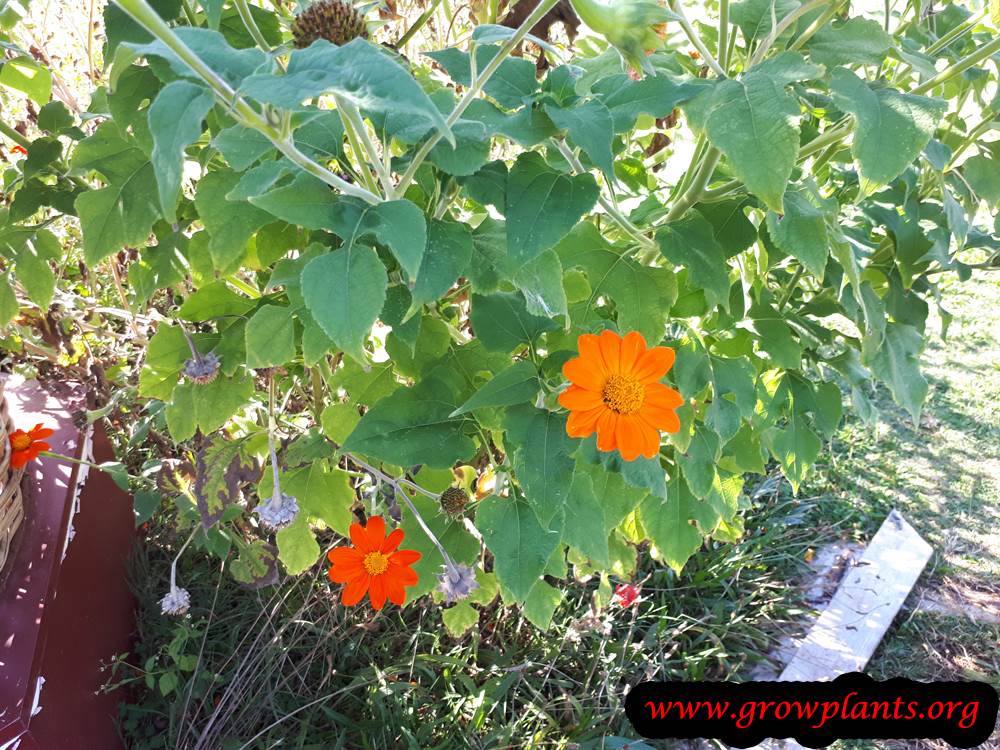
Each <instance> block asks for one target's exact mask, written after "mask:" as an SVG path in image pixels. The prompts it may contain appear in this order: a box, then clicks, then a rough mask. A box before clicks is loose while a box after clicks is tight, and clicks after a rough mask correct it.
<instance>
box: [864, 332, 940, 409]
mask: <svg viewBox="0 0 1000 750" xmlns="http://www.w3.org/2000/svg"><path fill="white" fill-rule="evenodd" d="M922 348H923V337H922V336H921V335H920V332H919V331H918V330H917V329H916V328H914V327H913V326H909V325H905V324H903V323H887V324H886V327H885V336H884V337H883V339H882V345H881V346H880V347H878V348H877V349H876V350H875V351H874V352H873V353H870V354H869V356H868V357H867V358H866V360H865V363H864V364H865V365H867V366H868V367H869V368H871V371H872V372H873V373H874V374H875V377H877V378H878V379H879V380H881V381H882V382H883V383H885V384H886V385H887V386H889V390H890V391H891V392H892V398H893V400H894V401H895V402H896V403H897V404H899V405H900V406H902V407H903V408H904V409H906V410H907V411H908V412H909V413H910V416H911V417H913V423H914V424H919V423H920V409H921V408H922V406H923V403H924V401H925V400H926V398H927V381H926V380H924V376H923V375H921V374H920V368H919V367H918V357H919V354H920V350H921V349H922Z"/></svg>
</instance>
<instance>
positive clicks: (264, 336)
mask: <svg viewBox="0 0 1000 750" xmlns="http://www.w3.org/2000/svg"><path fill="white" fill-rule="evenodd" d="M246 344H247V367H252V368H264V367H278V366H280V365H284V364H287V363H289V362H291V361H292V360H293V359H294V358H295V326H294V324H293V323H292V311H291V309H290V308H288V307H283V306H280V305H264V306H263V307H261V308H260V309H259V310H257V312H255V313H254V315H253V317H252V318H250V320H249V321H248V322H247V325H246Z"/></svg>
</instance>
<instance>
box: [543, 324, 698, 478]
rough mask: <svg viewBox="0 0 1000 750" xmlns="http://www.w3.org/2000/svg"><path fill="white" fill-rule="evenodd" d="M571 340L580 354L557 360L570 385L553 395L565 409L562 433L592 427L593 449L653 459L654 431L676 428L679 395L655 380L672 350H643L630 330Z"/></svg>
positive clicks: (580, 434) (578, 433)
mask: <svg viewBox="0 0 1000 750" xmlns="http://www.w3.org/2000/svg"><path fill="white" fill-rule="evenodd" d="M577 344H578V347H579V349H580V356H579V357H576V358H574V359H571V360H570V361H569V362H567V363H566V364H565V365H563V375H565V376H566V378H567V379H568V380H569V381H570V382H571V383H572V385H570V387H569V388H567V389H566V390H565V391H563V392H562V393H560V394H559V403H560V404H561V405H562V406H564V407H566V408H567V409H569V410H570V415H569V420H568V421H567V422H566V433H567V434H568V435H569V436H570V437H577V438H585V437H589V436H590V435H593V434H594V433H595V432H596V433H597V448H598V450H602V451H613V450H616V449H617V450H618V452H619V453H621V456H622V458H624V459H625V460H626V461H634V460H635V459H637V458H638V457H639V456H640V455H641V456H644V457H646V458H653V457H654V456H655V455H656V454H658V453H659V452H660V432H661V431H665V432H677V431H678V430H679V429H680V427H681V423H680V420H679V419H678V418H677V414H676V413H675V412H674V409H676V408H677V407H678V406H680V405H681V404H683V403H684V399H683V398H681V395H680V394H679V393H678V392H677V391H675V390H674V389H673V388H668V387H667V386H666V385H664V384H663V383H661V382H659V381H660V380H661V379H662V378H663V376H664V375H666V374H667V371H668V370H670V368H671V367H672V366H673V364H674V350H673V349H671V348H669V347H666V346H654V347H653V348H652V349H647V348H646V340H645V339H644V338H643V337H642V334H640V333H637V332H635V331H632V332H630V333H627V334H625V337H624V338H623V337H621V336H619V335H618V334H617V333H614V332H613V331H602V332H601V334H600V335H599V336H596V335H594V334H591V333H585V334H584V335H582V336H581V337H580V338H579V340H578V342H577Z"/></svg>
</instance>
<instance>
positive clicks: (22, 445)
mask: <svg viewBox="0 0 1000 750" xmlns="http://www.w3.org/2000/svg"><path fill="white" fill-rule="evenodd" d="M31 443H32V440H31V436H30V435H14V437H12V438H11V439H10V444H11V445H12V446H14V450H16V451H26V450H28V448H30V447H31Z"/></svg>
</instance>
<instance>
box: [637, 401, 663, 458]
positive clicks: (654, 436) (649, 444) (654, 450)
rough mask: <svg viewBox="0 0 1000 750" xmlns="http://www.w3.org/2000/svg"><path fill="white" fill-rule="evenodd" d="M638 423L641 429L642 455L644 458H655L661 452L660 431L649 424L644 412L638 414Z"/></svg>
mask: <svg viewBox="0 0 1000 750" xmlns="http://www.w3.org/2000/svg"><path fill="white" fill-rule="evenodd" d="M636 422H638V423H639V425H640V427H641V433H642V455H643V457H644V458H653V457H654V456H656V455H658V454H659V452H660V431H659V430H657V429H656V427H654V426H653V425H651V424H650V423H649V421H648V420H647V419H646V418H645V416H644V415H643V413H642V412H639V413H638V414H636Z"/></svg>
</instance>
